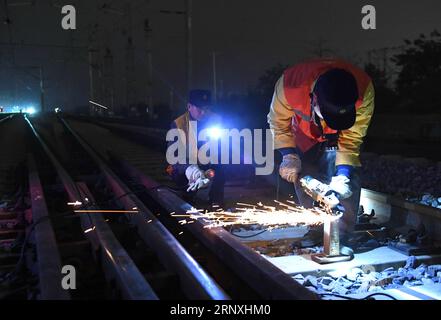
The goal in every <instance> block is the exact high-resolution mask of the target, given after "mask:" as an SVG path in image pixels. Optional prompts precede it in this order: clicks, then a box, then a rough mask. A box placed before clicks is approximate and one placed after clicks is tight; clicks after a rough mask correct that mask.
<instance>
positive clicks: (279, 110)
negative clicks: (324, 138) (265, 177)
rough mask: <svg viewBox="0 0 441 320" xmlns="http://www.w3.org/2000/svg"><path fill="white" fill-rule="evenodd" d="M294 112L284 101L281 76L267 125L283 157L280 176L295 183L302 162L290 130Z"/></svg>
mask: <svg viewBox="0 0 441 320" xmlns="http://www.w3.org/2000/svg"><path fill="white" fill-rule="evenodd" d="M293 116H294V111H293V109H292V107H291V106H290V105H289V104H288V102H287V101H286V97H285V93H284V88H283V76H281V77H280V79H279V80H278V81H277V83H276V86H275V90H274V95H273V100H272V102H271V108H270V112H269V114H268V123H269V126H270V129H271V133H272V135H273V144H274V149H277V150H279V152H280V153H281V154H282V155H283V159H282V163H281V164H280V166H279V174H280V176H281V177H282V178H283V179H285V180H286V181H288V182H291V183H293V182H296V181H297V179H298V176H299V174H300V172H301V171H302V161H301V160H300V157H299V155H298V154H297V150H296V143H295V137H294V134H293V132H292V130H291V122H292V117H293Z"/></svg>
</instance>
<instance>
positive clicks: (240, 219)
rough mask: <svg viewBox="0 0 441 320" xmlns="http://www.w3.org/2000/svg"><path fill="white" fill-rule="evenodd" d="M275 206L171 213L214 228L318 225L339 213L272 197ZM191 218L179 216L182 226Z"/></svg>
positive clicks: (241, 204) (247, 205) (244, 205)
mask: <svg viewBox="0 0 441 320" xmlns="http://www.w3.org/2000/svg"><path fill="white" fill-rule="evenodd" d="M274 202H275V203H276V205H277V206H267V205H264V204H262V203H261V202H259V203H258V204H256V205H252V204H247V203H237V205H238V207H237V208H236V209H235V210H234V212H230V211H224V210H223V209H221V208H219V209H217V210H215V211H204V210H198V209H195V208H192V209H191V210H188V211H187V213H186V214H175V213H174V212H173V213H171V215H172V216H173V217H176V218H188V219H192V220H200V221H202V222H203V223H204V227H205V228H217V227H225V226H231V225H260V226H264V227H267V229H269V230H271V229H274V228H278V227H287V226H299V225H319V224H323V223H324V222H325V221H329V220H335V219H338V218H340V216H333V215H330V214H327V213H326V212H325V211H324V210H322V209H320V208H311V209H305V208H303V207H301V206H298V205H297V204H296V203H295V202H293V201H287V203H283V202H280V201H277V200H274ZM192 220H189V221H188V220H187V219H182V220H180V221H179V223H180V224H181V225H184V224H188V223H190V222H191V221H192Z"/></svg>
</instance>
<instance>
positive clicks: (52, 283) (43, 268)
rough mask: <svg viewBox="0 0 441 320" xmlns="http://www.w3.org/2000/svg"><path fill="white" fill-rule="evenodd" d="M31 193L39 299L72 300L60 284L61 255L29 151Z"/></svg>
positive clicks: (35, 167) (33, 160)
mask: <svg viewBox="0 0 441 320" xmlns="http://www.w3.org/2000/svg"><path fill="white" fill-rule="evenodd" d="M28 175H29V193H30V198H31V210H32V221H33V226H34V230H35V231H34V234H35V242H36V249H37V265H38V275H39V277H38V279H39V287H40V294H39V296H38V299H40V300H70V299H71V297H70V294H69V292H68V291H67V290H64V289H63V288H62V287H61V279H62V275H61V258H60V253H59V251H58V247H57V240H56V238H55V233H54V230H53V228H52V224H51V221H50V219H49V214H48V210H47V206H46V200H45V198H44V193H43V187H42V185H41V182H40V177H39V175H38V171H37V166H36V165H35V159H34V157H33V156H32V155H31V154H29V155H28Z"/></svg>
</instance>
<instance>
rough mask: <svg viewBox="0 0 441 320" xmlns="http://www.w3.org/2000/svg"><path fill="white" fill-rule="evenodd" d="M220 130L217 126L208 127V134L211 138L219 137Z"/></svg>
mask: <svg viewBox="0 0 441 320" xmlns="http://www.w3.org/2000/svg"><path fill="white" fill-rule="evenodd" d="M221 134H222V131H221V129H219V128H218V127H211V128H208V136H209V137H210V138H213V139H219V138H220V137H221Z"/></svg>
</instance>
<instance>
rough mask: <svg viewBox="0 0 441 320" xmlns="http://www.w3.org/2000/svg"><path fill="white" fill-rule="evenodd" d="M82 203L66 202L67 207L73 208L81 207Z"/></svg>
mask: <svg viewBox="0 0 441 320" xmlns="http://www.w3.org/2000/svg"><path fill="white" fill-rule="evenodd" d="M82 204H83V203H82V202H81V201H78V200H77V201H75V202H68V203H67V205H68V206H74V207H77V206H81V205H82Z"/></svg>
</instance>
